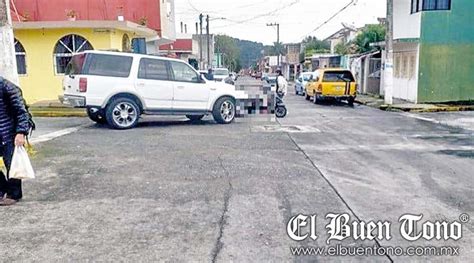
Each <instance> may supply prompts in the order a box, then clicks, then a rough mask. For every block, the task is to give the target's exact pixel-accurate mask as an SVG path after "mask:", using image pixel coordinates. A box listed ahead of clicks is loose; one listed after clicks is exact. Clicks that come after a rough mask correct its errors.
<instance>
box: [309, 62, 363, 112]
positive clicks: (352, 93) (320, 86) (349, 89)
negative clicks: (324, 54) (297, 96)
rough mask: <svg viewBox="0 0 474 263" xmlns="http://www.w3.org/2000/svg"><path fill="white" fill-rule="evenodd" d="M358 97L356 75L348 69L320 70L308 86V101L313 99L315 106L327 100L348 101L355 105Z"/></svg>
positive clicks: (315, 73)
mask: <svg viewBox="0 0 474 263" xmlns="http://www.w3.org/2000/svg"><path fill="white" fill-rule="evenodd" d="M356 96H357V84H356V82H355V79H354V75H352V72H351V71H350V70H347V69H340V68H325V69H318V70H316V71H315V72H314V74H313V76H312V78H311V80H309V82H308V84H307V85H306V96H305V97H306V100H310V99H312V101H313V103H314V104H317V103H318V102H319V101H321V100H323V99H326V98H334V99H337V100H346V101H347V102H348V103H349V105H353V104H354V100H355V98H356Z"/></svg>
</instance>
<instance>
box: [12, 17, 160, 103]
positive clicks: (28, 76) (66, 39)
mask: <svg viewBox="0 0 474 263" xmlns="http://www.w3.org/2000/svg"><path fill="white" fill-rule="evenodd" d="M13 28H14V34H15V51H16V55H17V64H18V65H17V68H18V73H19V75H20V85H21V88H22V90H23V94H24V96H25V99H26V100H27V102H28V103H29V104H32V103H36V102H40V101H57V100H58V97H59V96H61V95H62V84H61V83H62V79H63V76H64V72H65V69H66V66H67V63H68V62H69V60H70V58H71V56H72V55H73V54H75V53H77V52H81V51H84V50H89V49H94V50H117V51H123V52H129V51H130V50H131V40H132V39H134V38H145V39H155V38H157V37H158V35H157V32H156V31H154V30H152V29H149V28H147V27H145V26H140V25H138V24H135V23H132V22H129V21H49V22H17V23H14V25H13Z"/></svg>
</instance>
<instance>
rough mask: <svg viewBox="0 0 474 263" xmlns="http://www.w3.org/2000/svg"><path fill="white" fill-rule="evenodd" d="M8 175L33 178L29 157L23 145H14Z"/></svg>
mask: <svg viewBox="0 0 474 263" xmlns="http://www.w3.org/2000/svg"><path fill="white" fill-rule="evenodd" d="M9 177H10V179H20V180H25V179H34V178H35V172H34V171H33V167H32V166H31V162H30V158H29V157H28V153H27V152H26V149H25V147H23V146H16V147H15V151H14V152H13V159H12V165H11V167H10V174H9Z"/></svg>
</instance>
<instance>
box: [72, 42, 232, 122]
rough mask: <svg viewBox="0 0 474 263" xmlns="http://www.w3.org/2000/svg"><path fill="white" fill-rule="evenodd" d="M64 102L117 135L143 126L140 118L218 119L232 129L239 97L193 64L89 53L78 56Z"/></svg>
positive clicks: (146, 57) (124, 54)
mask: <svg viewBox="0 0 474 263" xmlns="http://www.w3.org/2000/svg"><path fill="white" fill-rule="evenodd" d="M63 89H64V102H65V103H67V104H70V105H72V106H75V107H82V108H87V114H88V115H89V118H90V119H91V120H93V121H95V122H98V123H108V124H109V125H110V126H111V127H113V128H115V129H129V128H133V127H135V126H136V125H137V124H138V120H139V118H140V115H142V114H152V115H185V116H186V117H188V118H189V119H190V120H191V121H197V120H200V119H202V118H203V117H204V116H206V115H212V116H213V117H214V119H215V120H216V122H218V123H221V124H228V123H231V122H233V121H234V118H235V116H236V91H235V88H234V86H232V85H228V84H225V83H224V82H214V81H208V80H207V79H206V78H204V77H202V76H201V74H200V73H199V72H197V71H196V70H195V69H194V68H193V67H192V66H190V65H189V64H187V63H185V62H183V61H181V60H177V59H170V58H163V57H156V56H147V55H140V54H130V53H118V52H106V51H86V52H84V53H79V54H77V55H74V56H73V57H72V59H71V62H70V63H69V65H68V66H67V70H66V75H65V77H64V80H63Z"/></svg>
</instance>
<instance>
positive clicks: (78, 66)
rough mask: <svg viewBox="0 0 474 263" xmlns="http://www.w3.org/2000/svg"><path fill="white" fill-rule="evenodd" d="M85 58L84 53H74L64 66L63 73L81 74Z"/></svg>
mask: <svg viewBox="0 0 474 263" xmlns="http://www.w3.org/2000/svg"><path fill="white" fill-rule="evenodd" d="M85 59H86V54H79V55H74V56H73V57H72V59H71V61H70V62H69V64H68V65H67V67H66V72H65V74H66V75H78V74H81V73H82V67H83V66H84V61H85Z"/></svg>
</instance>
